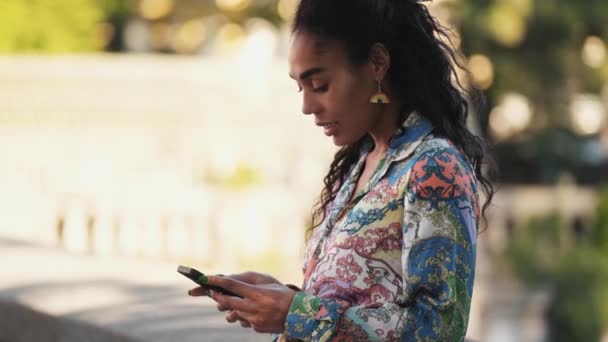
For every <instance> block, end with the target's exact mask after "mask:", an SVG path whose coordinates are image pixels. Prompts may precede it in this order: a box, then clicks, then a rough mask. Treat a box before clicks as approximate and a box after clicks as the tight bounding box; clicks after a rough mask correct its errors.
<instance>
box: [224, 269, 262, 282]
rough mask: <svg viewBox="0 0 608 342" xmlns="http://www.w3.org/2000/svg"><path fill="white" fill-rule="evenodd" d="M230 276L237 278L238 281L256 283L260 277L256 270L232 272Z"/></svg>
mask: <svg viewBox="0 0 608 342" xmlns="http://www.w3.org/2000/svg"><path fill="white" fill-rule="evenodd" d="M228 277H230V278H232V279H236V280H238V281H242V282H243V283H247V284H254V285H255V284H256V283H257V278H258V277H257V275H256V274H255V273H254V272H243V273H236V274H231V275H229V276H228Z"/></svg>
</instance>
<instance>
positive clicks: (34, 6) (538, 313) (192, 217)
mask: <svg viewBox="0 0 608 342" xmlns="http://www.w3.org/2000/svg"><path fill="white" fill-rule="evenodd" d="M296 5H297V0H278V1H277V0H52V1H50V0H28V1H26V0H1V1H0V131H1V133H0V140H1V142H0V151H1V152H0V156H1V159H0V184H1V185H0V189H1V191H0V208H1V211H0V212H1V213H2V215H1V216H0V239H1V240H2V241H3V242H2V243H1V244H0V245H2V247H1V248H0V255H2V258H3V260H11V259H13V260H12V261H8V262H7V261H3V262H2V266H0V270H2V272H1V273H4V274H5V276H0V279H2V280H0V298H8V299H9V300H11V301H15V300H16V301H17V302H23V303H26V304H28V305H30V306H32V307H34V308H35V309H39V310H41V311H45V312H47V313H50V314H55V315H59V314H60V315H63V316H68V317H71V318H75V319H77V320H79V319H83V320H85V321H86V320H89V321H92V322H93V323H95V324H98V325H101V326H103V325H104V324H106V323H108V322H109V319H106V320H105V321H104V320H103V319H100V318H99V317H109V316H108V314H109V313H111V312H112V311H110V309H108V308H107V306H109V307H111V306H112V305H111V304H108V303H107V301H108V300H109V299H108V298H109V297H112V298H113V299H112V300H116V301H117V302H116V303H129V301H128V298H130V297H129V296H136V295H137V294H138V293H139V292H140V291H139V290H138V288H137V287H129V288H128V289H129V291H122V292H121V296H122V297H120V298H123V299H124V300H123V301H122V302H121V301H120V300H118V299H116V298H117V297H116V296H108V295H107V293H102V294H100V295H98V296H96V297H95V300H93V301H92V299H91V298H89V297H86V296H85V297H83V298H84V299H82V300H83V301H87V302H91V301H92V303H95V304H91V305H90V307H88V309H87V310H88V311H85V312H83V311H78V310H76V309H73V307H72V306H70V304H69V303H70V295H72V294H73V292H72V291H74V289H75V288H76V286H75V285H74V284H77V283H75V282H74V279H73V277H78V276H79V274H80V273H82V274H86V275H88V276H89V278H87V279H89V280H88V281H89V282H95V283H97V285H99V283H98V282H97V281H96V280H95V279H97V278H98V277H101V276H100V275H99V274H103V276H105V275H106V273H103V272H104V271H103V270H104V269H105V270H107V269H113V268H114V267H119V266H118V265H120V267H121V268H120V269H121V272H123V273H129V274H130V273H132V271H133V272H134V273H136V271H135V270H136V269H137V268H139V267H140V266H141V265H144V264H145V265H147V266H146V267H151V269H155V268H154V267H155V266H154V265H177V264H178V263H182V264H188V265H193V266H196V267H197V268H199V269H201V270H205V271H209V273H211V272H222V273H226V274H227V273H232V272H241V271H245V270H257V271H261V272H268V273H271V274H273V275H275V276H276V277H277V278H279V279H281V280H282V281H284V282H288V283H294V284H300V283H301V281H302V276H301V272H300V265H301V258H302V249H303V244H304V232H305V229H306V227H307V226H308V225H309V223H310V213H311V211H310V209H311V206H312V205H313V203H314V201H315V199H316V196H318V194H319V193H320V190H321V187H322V178H323V176H324V175H325V173H326V171H327V170H328V167H329V163H330V162H331V160H332V157H333V153H334V152H335V148H334V147H333V145H332V144H331V142H330V141H329V140H328V139H327V138H326V137H324V136H323V135H322V134H321V132H320V131H319V130H318V129H317V128H316V127H314V125H313V123H312V121H311V120H310V118H308V117H304V116H303V115H301V113H300V98H299V95H298V94H297V86H296V84H295V83H294V82H293V81H292V80H291V79H289V77H288V76H287V72H288V70H287V62H286V55H287V47H288V42H289V34H290V33H289V23H290V20H291V18H292V15H293V13H294V9H295V6H296ZM428 6H429V7H430V9H431V11H432V12H433V13H434V14H435V15H436V16H437V17H438V18H439V19H440V21H441V22H442V23H443V24H445V25H446V26H448V27H450V28H451V29H452V30H453V33H454V39H453V43H454V44H455V45H456V46H457V48H458V49H459V50H460V51H461V53H462V61H463V62H464V64H465V65H467V66H468V68H469V70H470V75H464V74H463V75H462V77H463V79H464V83H465V84H466V85H467V87H476V88H478V89H481V90H482V91H483V93H484V95H485V101H484V102H483V103H481V104H480V105H477V106H476V107H475V108H473V112H472V113H471V116H470V118H471V122H470V124H471V128H472V129H473V130H474V131H475V132H476V133H477V134H479V135H482V136H484V137H485V138H486V139H488V140H489V141H490V142H491V145H492V153H493V155H494V157H495V159H496V161H497V164H498V169H499V173H498V175H497V176H496V178H495V180H496V186H497V188H498V189H499V192H498V194H497V195H496V197H495V200H494V203H493V205H492V207H491V208H490V210H489V214H488V225H487V229H486V230H485V231H484V232H483V233H482V234H481V235H480V236H479V239H480V240H479V250H478V264H477V266H478V268H477V277H476V283H475V290H474V301H473V307H472V311H471V318H470V324H469V333H468V335H469V337H470V338H471V339H473V340H477V341H602V342H606V341H608V187H606V185H607V181H608V51H607V49H608V47H607V44H608V25H606V23H607V22H608V2H606V1H605V0H586V1H571V0H443V1H439V0H435V1H433V2H430V3H428ZM24 251H27V252H24ZM51 251H52V252H51ZM56 251H60V253H62V254H60V255H61V256H58V255H59V254H53V253H55V252H56ZM36 260H42V261H43V262H44V263H45V264H44V266H43V268H45V269H46V271H45V272H40V273H39V276H40V277H39V278H36V277H34V276H31V273H32V272H31V268H30V267H34V265H33V264H32V263H35V262H38V261H36ZM81 261H82V262H83V263H82V264H78V265H76V264H72V262H81ZM66 265H69V266H66ZM100 265H104V266H103V267H102V266H100ZM36 266H38V267H40V265H39V263H38V264H37V265H36ZM104 267H105V268H104ZM142 267H143V266H142ZM159 267H160V266H159ZM159 269H160V268H159ZM28 270H30V271H28ZM60 270H63V271H60ZM96 272H101V273H96ZM151 273H154V272H151ZM157 273H159V272H157ZM57 274H61V275H62V276H61V277H59V278H52V277H53V275H57ZM45 277H46V278H45ZM176 277H177V276H176V275H175V274H173V273H170V274H156V275H155V276H154V277H151V278H150V279H149V280H150V283H149V284H148V286H155V285H159V284H161V283H163V282H164V281H165V280H166V279H165V278H176ZM49 279H52V281H53V285H54V286H55V288H56V289H57V292H58V293H59V292H60V293H62V295H63V296H64V297H53V298H55V299H52V300H47V302H48V303H46V304H44V303H45V302H44V301H41V299H40V298H38V299H37V300H35V301H34V300H31V299H28V298H31V297H30V295H31V294H32V293H34V292H35V291H39V290H40V287H42V286H38V287H37V285H41V284H42V282H44V281H50V280H49ZM67 279H69V281H70V282H71V283H70V284H69V286H68V285H66V283H65V282H67V281H68V280H67ZM78 279H80V278H78ZM178 281H180V284H185V283H184V281H183V279H178ZM184 288H185V287H184ZM124 289H125V287H123V288H122V290H124ZM32 291H34V292H32ZM113 293H114V292H113ZM114 294H115V293H114ZM56 295H57V294H55V296H56ZM44 296H47V297H45V298H47V299H48V298H51V297H52V296H51V295H50V294H48V293H47V294H45V295H44ZM48 296H51V297H48ZM157 297H162V296H157ZM57 298H61V299H57ZM79 298H80V297H79ZM125 298H126V299H125ZM155 298H156V297H155ZM146 300H149V298H146ZM51 302H52V303H51ZM112 303H114V302H112ZM60 308H63V309H60ZM100 308H104V309H103V310H102V309H100ZM156 309H158V310H163V305H162V302H161V304H159V306H157V307H156ZM104 310H108V311H104ZM113 310H117V309H116V308H114V309H113ZM1 312H2V308H1V307H0V313H1ZM93 313H101V316H99V315H98V316H96V317H98V318H95V319H91V317H93V316H94V315H93ZM87 315H88V316H87ZM87 317H88V318H87ZM112 317H113V318H112V322H113V323H112V324H113V325H112V329H114V330H121V329H122V331H123V332H124V331H128V330H129V329H130V328H129V326H127V325H124V324H122V323H121V322H124V321H125V320H126V319H127V318H125V317H123V316H121V315H114V316H112ZM157 318H158V317H157ZM180 319H181V320H182V321H183V320H185V319H188V320H190V321H191V322H192V324H193V325H196V324H199V323H198V322H199V321H197V319H198V320H201V321H202V320H203V319H202V318H200V317H198V318H197V311H195V310H192V311H189V312H187V314H184V315H183V316H182V317H181V318H180ZM166 321H167V320H166V319H163V318H162V317H161V318H158V319H157V321H156V322H159V323H162V322H166ZM100 322H101V323H100ZM104 322H105V323H104ZM149 322H150V321H148V323H149ZM121 324H122V325H121ZM218 326H222V327H223V328H229V329H236V328H234V327H232V328H231V327H224V326H223V325H221V324H218ZM116 327H118V328H117V329H116ZM164 329H168V327H167V326H165V327H164ZM171 329H173V331H174V332H176V333H179V331H180V329H182V330H183V329H185V328H184V327H181V328H180V327H179V326H178V325H175V326H171ZM208 329H212V328H208ZM135 330H137V329H135ZM209 331H211V330H205V329H199V330H196V331H195V333H196V334H199V335H197V336H199V337H200V336H202V335H200V334H205V333H206V332H209ZM223 331H224V330H221V329H220V330H217V331H216V332H217V334H219V335H217V336H220V337H218V338H220V340H221V338H222V337H221V336H224V337H223V338H224V339H225V340H228V339H229V338H228V337H226V336H228V335H221V334H223V333H224V332H223ZM127 335H128V334H127ZM142 336H143V337H145V336H152V335H145V334H143V333H141V334H139V337H142ZM231 336H232V335H231ZM248 336H249V335H248ZM233 337H234V336H233ZM249 337H251V336H249ZM1 339H2V336H1V335H0V340H1ZM165 340H171V339H165ZM182 340H183V339H182ZM199 340H200V339H199Z"/></svg>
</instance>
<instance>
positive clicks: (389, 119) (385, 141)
mask: <svg viewBox="0 0 608 342" xmlns="http://www.w3.org/2000/svg"><path fill="white" fill-rule="evenodd" d="M378 117H379V120H378V122H377V123H376V125H374V127H373V128H372V129H371V130H370V131H369V132H368V133H369V135H370V136H371V137H372V139H373V140H374V149H373V150H372V151H371V152H370V154H373V155H384V154H386V152H387V151H388V148H389V143H390V140H391V138H392V137H393V135H394V134H395V132H396V131H397V129H398V128H399V125H400V124H401V122H399V105H398V104H397V103H396V102H391V103H389V104H387V105H385V107H384V108H383V110H382V111H381V113H380V115H379V116H378Z"/></svg>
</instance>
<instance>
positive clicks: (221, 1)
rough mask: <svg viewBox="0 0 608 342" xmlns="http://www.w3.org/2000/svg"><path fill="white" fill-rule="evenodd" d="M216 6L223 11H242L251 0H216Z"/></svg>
mask: <svg viewBox="0 0 608 342" xmlns="http://www.w3.org/2000/svg"><path fill="white" fill-rule="evenodd" d="M215 3H216V4H217V7H219V8H220V9H221V10H224V11H242V10H245V9H246V8H247V7H249V5H250V4H251V0H216V1H215Z"/></svg>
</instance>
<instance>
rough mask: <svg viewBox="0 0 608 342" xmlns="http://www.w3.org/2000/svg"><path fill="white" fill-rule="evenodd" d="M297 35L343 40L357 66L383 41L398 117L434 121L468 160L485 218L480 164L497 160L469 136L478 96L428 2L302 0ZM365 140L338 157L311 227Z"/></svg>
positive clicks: (486, 186)
mask: <svg viewBox="0 0 608 342" xmlns="http://www.w3.org/2000/svg"><path fill="white" fill-rule="evenodd" d="M296 32H307V33H310V34H313V35H314V36H316V37H317V38H319V39H322V40H327V41H336V42H340V43H342V44H343V46H345V48H346V50H347V53H348V56H349V59H350V62H351V63H352V64H353V65H355V66H358V65H362V64H364V63H366V62H368V60H369V55H370V49H371V47H372V46H373V45H374V44H375V43H381V44H383V45H384V46H385V47H386V48H387V50H388V51H389V53H390V56H391V65H390V68H389V70H388V74H387V80H388V82H390V84H391V86H392V89H393V90H394V93H395V94H394V95H393V96H397V97H399V99H400V100H401V103H402V104H403V105H402V106H403V108H400V113H401V115H402V116H403V117H401V119H404V117H405V116H406V115H408V113H410V112H412V111H416V112H418V113H420V114H421V115H423V116H425V117H426V118H428V119H429V120H430V121H431V122H432V124H433V126H434V128H435V131H434V132H435V133H436V134H438V135H440V136H445V137H446V138H448V139H449V140H451V141H452V142H453V143H454V144H455V145H456V146H457V147H458V148H459V149H461V150H462V151H463V153H464V154H465V155H466V156H467V157H468V159H469V160H470V162H471V163H472V165H473V168H474V170H475V175H476V177H477V179H478V180H479V183H480V184H481V186H482V188H483V191H484V193H485V195H486V198H485V203H484V204H483V207H482V216H483V217H484V221H485V213H486V210H487V208H488V206H489V205H490V203H491V200H492V197H493V195H494V193H495V190H494V187H493V185H492V183H491V182H490V180H489V179H488V178H486V177H485V176H484V174H483V169H484V168H486V167H487V168H489V169H492V170H493V169H494V163H493V161H492V159H491V157H490V156H489V155H488V153H487V147H486V144H485V142H484V140H483V139H482V138H480V137H477V136H475V135H474V134H473V133H471V132H470V131H469V129H468V128H467V124H466V123H467V116H468V113H469V100H467V98H469V99H473V98H474V99H477V100H479V99H480V98H481V97H480V96H478V95H479V94H478V93H472V92H469V91H467V90H466V89H465V88H464V87H463V86H462V83H461V82H460V80H459V78H458V75H457V74H456V70H457V69H456V68H460V69H461V70H463V71H465V72H466V68H465V67H464V66H463V64H462V62H460V61H459V59H458V57H459V56H458V54H457V53H456V52H455V49H454V48H453V44H452V43H451V42H452V39H451V38H452V33H451V31H450V30H449V29H447V28H445V27H444V26H442V25H441V24H440V23H439V22H438V21H437V20H436V19H435V18H434V17H433V16H432V15H431V14H430V13H429V10H428V8H427V6H426V5H425V4H423V3H422V2H421V1H417V0H301V1H300V3H299V4H298V7H297V10H296V14H295V18H294V22H293V28H292V33H296ZM472 95H475V96H472ZM364 140H365V137H363V138H361V139H360V140H359V141H357V142H355V143H353V144H350V145H347V146H344V147H342V148H341V149H340V150H339V151H338V152H337V153H336V154H335V156H334V160H333V162H332V163H331V166H330V169H329V173H328V174H327V176H325V178H324V189H323V191H322V192H321V196H320V198H319V201H318V202H317V205H316V206H315V208H316V209H315V210H314V211H313V216H312V227H311V229H310V230H309V232H312V230H313V229H314V228H316V227H317V226H319V225H320V224H321V223H322V222H323V220H324V219H325V215H326V209H327V206H328V205H329V203H331V202H332V201H333V200H334V199H335V197H336V194H337V192H338V190H339V189H340V187H341V185H342V182H343V181H344V179H345V178H346V176H347V173H348V171H349V170H350V168H351V167H352V165H353V164H354V163H355V162H356V161H357V159H358V157H359V151H360V148H361V147H362V144H363V142H364ZM486 225H487V222H486Z"/></svg>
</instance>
